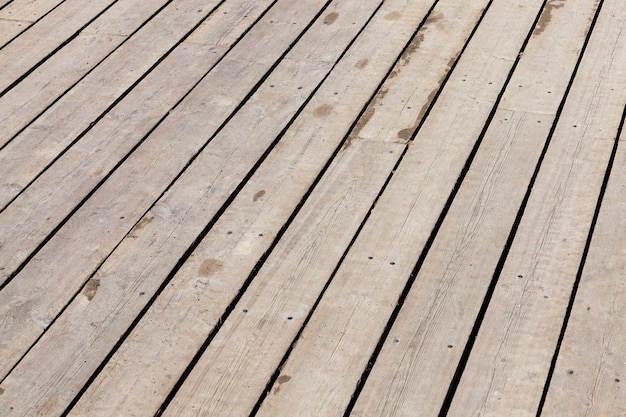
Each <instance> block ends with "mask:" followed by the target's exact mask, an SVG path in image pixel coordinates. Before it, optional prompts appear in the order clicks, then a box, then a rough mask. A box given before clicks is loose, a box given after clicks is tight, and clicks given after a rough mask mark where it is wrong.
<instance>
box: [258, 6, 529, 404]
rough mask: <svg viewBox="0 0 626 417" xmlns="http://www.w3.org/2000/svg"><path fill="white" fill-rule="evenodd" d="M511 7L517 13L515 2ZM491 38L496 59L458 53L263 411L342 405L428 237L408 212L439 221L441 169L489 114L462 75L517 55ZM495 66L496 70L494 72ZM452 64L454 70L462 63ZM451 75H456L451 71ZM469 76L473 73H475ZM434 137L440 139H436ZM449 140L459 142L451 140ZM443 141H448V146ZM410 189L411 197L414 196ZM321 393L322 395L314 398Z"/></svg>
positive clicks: (475, 86) (479, 85) (478, 88)
mask: <svg viewBox="0 0 626 417" xmlns="http://www.w3.org/2000/svg"><path fill="white" fill-rule="evenodd" d="M513 11H514V12H517V10H516V9H513ZM532 19H533V16H529V18H528V19H527V21H526V22H525V25H524V22H523V21H521V23H520V27H521V28H522V30H524V26H526V29H525V32H523V33H526V32H527V31H528V27H529V26H530V25H531V24H532ZM486 35H487V33H485V37H487V36H486ZM495 44H496V45H498V47H499V48H498V49H497V52H498V54H497V55H498V56H497V58H495V59H494V63H496V65H492V63H491V62H488V61H487V62H486V61H485V60H484V58H483V56H479V57H474V58H473V59H472V60H470V61H469V64H468V66H467V67H466V66H465V65H464V64H463V63H464V61H465V56H463V57H461V61H460V62H459V65H460V66H461V68H463V72H461V76H459V77H458V78H457V79H456V80H454V79H451V80H450V81H449V83H452V85H454V86H455V87H458V89H452V90H450V92H449V93H448V95H447V94H446V89H444V92H443V94H442V97H440V99H439V101H438V102H437V104H436V105H435V109H436V108H437V106H441V108H442V109H445V110H444V111H442V112H441V113H437V112H436V110H433V113H431V115H430V116H429V119H427V121H426V124H425V125H424V127H423V128H422V130H421V131H420V133H419V134H418V136H417V139H416V142H415V144H414V145H413V146H412V147H411V148H410V150H409V153H408V154H407V156H406V157H405V160H403V162H402V164H401V165H400V167H399V169H398V171H396V173H395V175H394V178H393V179H392V182H391V184H390V187H389V189H388V190H387V191H385V193H384V194H383V196H382V198H381V200H380V201H379V202H378V204H377V206H376V208H375V209H374V211H373V213H372V216H371V217H370V219H369V220H368V222H367V223H366V224H365V226H364V229H363V231H362V232H361V234H360V236H359V238H358V239H357V240H356V242H355V246H353V248H352V250H351V252H350V253H349V254H348V257H347V258H346V260H345V261H344V263H343V264H342V266H341V268H340V269H339V271H338V273H337V276H336V277H335V278H334V280H333V282H332V284H331V287H330V288H329V290H328V292H327V293H326V295H325V296H324V298H323V299H322V300H321V304H320V306H319V307H318V310H317V311H316V313H315V315H314V316H313V318H312V321H311V322H310V323H309V324H308V325H307V328H305V330H304V333H303V335H302V337H301V338H300V339H299V340H298V343H297V345H296V347H295V350H294V352H293V354H292V355H291V356H290V358H289V360H288V361H287V363H286V364H285V366H284V367H283V368H282V371H281V375H288V376H290V377H291V379H290V380H289V382H288V383H285V384H278V383H277V384H275V386H274V387H273V388H272V395H269V396H268V398H267V399H266V400H265V402H264V403H263V405H262V406H261V409H260V414H261V415H283V414H297V415H327V414H328V415H334V414H335V413H336V412H337V410H342V409H343V407H345V406H346V405H347V401H348V400H349V398H350V395H351V393H352V390H353V389H354V386H355V384H356V382H357V381H358V378H359V377H360V375H361V372H362V371H363V369H364V368H365V366H366V362H367V359H368V356H369V353H370V352H371V350H369V351H367V349H373V346H372V344H375V343H376V339H375V337H371V336H372V335H374V334H377V332H378V331H379V330H378V329H376V328H375V326H374V325H372V322H373V321H376V322H378V323H381V322H382V323H383V325H384V322H385V320H386V317H387V316H388V314H389V313H390V312H391V310H392V309H393V307H394V306H395V303H396V301H397V297H398V294H399V292H400V291H401V287H402V284H401V282H402V281H403V280H404V279H405V277H406V276H408V275H409V273H410V271H411V269H412V267H413V265H414V262H415V259H416V256H417V255H418V254H419V253H418V252H417V251H416V250H415V248H416V247H418V246H419V243H416V240H418V239H420V238H422V239H423V241H422V242H424V241H425V240H426V238H427V237H428V235H427V233H428V231H429V230H430V228H429V227H428V225H426V226H424V227H421V226H416V225H415V220H413V222H412V221H411V219H420V220H422V221H424V222H425V221H426V219H432V222H433V223H434V222H435V221H436V216H437V211H438V210H437V207H438V206H439V207H441V206H442V205H443V204H444V203H445V198H446V197H447V193H446V192H445V191H443V192H442V190H440V189H445V187H442V185H441V184H442V181H443V179H442V178H444V179H445V178H447V180H448V181H449V183H450V187H452V185H453V184H454V181H455V179H456V176H454V177H452V175H450V176H449V177H446V176H445V175H444V173H445V172H446V170H449V169H450V168H451V166H453V165H452V164H451V161H450V159H452V158H459V159H458V163H459V164H460V165H461V166H462V163H463V161H464V158H463V157H462V156H461V155H463V152H462V150H460V149H458V148H459V147H460V145H461V144H462V142H461V138H459V136H460V135H459V133H458V132H467V133H468V136H469V137H470V140H469V141H468V143H469V145H466V146H467V147H468V150H469V148H471V143H472V142H473V139H474V138H475V136H472V135H471V132H472V131H474V132H475V134H476V135H477V134H478V133H479V132H480V129H481V128H482V123H480V124H478V123H476V120H480V119H482V120H484V119H486V118H487V116H488V114H489V107H488V106H485V105H484V101H483V102H482V103H479V102H476V100H474V97H475V96H476V94H477V92H481V93H483V99H484V100H485V101H486V99H487V97H488V95H487V94H486V92H485V87H484V85H486V84H487V82H485V80H480V82H479V81H478V80H476V81H474V82H472V83H467V82H465V79H464V78H463V77H464V76H465V75H467V74H468V73H469V74H471V73H476V72H478V73H487V74H488V75H490V76H494V78H491V77H490V78H489V80H492V79H493V80H494V81H497V78H498V77H497V76H498V75H499V77H500V78H501V79H502V80H503V79H504V78H505V77H506V73H507V71H508V69H509V68H510V66H509V67H508V68H507V66H506V65H501V64H500V63H501V62H503V60H502V59H501V58H500V57H501V56H503V55H505V56H506V54H507V52H508V54H509V55H510V56H513V57H514V56H516V55H517V52H518V50H519V44H518V46H517V48H512V49H511V50H509V51H507V47H508V48H510V47H511V46H510V45H508V46H507V45H502V43H500V42H495ZM476 45H479V47H478V50H479V51H481V52H482V51H484V49H483V48H485V43H483V42H478V41H477V43H476ZM486 45H490V43H486ZM491 45H494V43H491ZM491 47H492V48H493V47H494V46H491ZM508 64H509V65H510V61H509V62H508ZM494 69H496V71H494V72H492V70H494ZM465 70H468V72H465ZM469 70H471V72H470V71H469ZM497 70H499V71H500V74H498V71H497ZM456 71H459V67H457V70H455V73H456ZM452 77H453V78H454V77H455V75H454V73H453V74H452ZM469 79H471V80H473V78H472V77H470V78H469ZM446 88H447V86H446ZM487 88H488V87H487ZM492 92H493V96H492V98H491V100H495V98H496V97H497V94H498V92H497V89H496V88H493V90H492ZM446 95H447V98H446ZM459 97H463V98H466V101H461V100H459ZM442 100H443V101H442ZM456 106H458V107H456ZM435 114H437V115H438V116H439V117H438V119H439V120H438V121H439V123H433V124H431V123H429V121H430V120H431V118H432V117H433V115H435ZM442 119H444V120H442ZM452 132H454V133H452ZM422 135H424V136H423V137H424V138H428V140H424V142H425V143H430V144H431V146H432V148H431V149H433V150H434V149H435V148H436V151H434V152H433V158H432V161H431V160H429V159H428V158H430V156H429V155H428V153H425V150H428V149H425V147H424V145H423V143H422V141H421V136H422ZM437 137H438V138H442V140H440V141H435V140H433V138H437ZM443 138H446V139H447V138H450V139H449V143H448V144H446V140H443ZM452 139H457V140H458V141H459V142H461V143H459V144H455V143H450V142H452ZM446 146H450V148H447V149H446ZM452 149H454V151H452ZM457 166H458V165H457ZM459 169H460V167H459ZM431 187H432V188H431ZM448 190H449V188H448ZM416 194H417V195H416ZM409 196H415V199H413V198H409ZM431 227H432V226H431ZM420 229H422V230H423V231H424V233H422V234H421V236H416V235H417V232H416V230H420ZM418 242H419V240H418ZM416 252H417V254H416ZM356 271H358V272H356ZM362 351H367V353H361V352H362ZM279 385H280V387H279ZM278 388H279V389H278ZM296 398H297V400H296ZM321 398H323V401H319V399H321ZM341 412H342V411H341Z"/></svg>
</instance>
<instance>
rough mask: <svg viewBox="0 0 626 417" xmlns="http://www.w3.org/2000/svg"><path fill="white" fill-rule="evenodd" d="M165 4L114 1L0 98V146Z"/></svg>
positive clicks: (161, 0)
mask: <svg viewBox="0 0 626 417" xmlns="http://www.w3.org/2000/svg"><path fill="white" fill-rule="evenodd" d="M165 3H166V0H159V1H149V2H146V1H142V0H125V1H118V2H116V3H115V4H114V5H113V6H112V7H111V8H110V9H109V10H107V11H106V13H104V14H103V15H102V16H100V17H99V18H97V19H96V20H95V21H94V22H93V23H92V24H91V25H89V26H88V27H87V28H85V30H83V31H82V32H81V33H80V34H79V35H78V36H77V37H76V38H75V39H73V40H72V41H71V42H70V43H68V44H67V45H66V46H65V47H64V48H63V49H61V50H60V51H59V52H57V53H56V54H54V55H52V56H51V57H50V58H49V59H48V60H46V61H45V62H44V63H43V64H42V65H41V66H40V67H39V68H37V70H35V71H34V72H33V73H31V74H30V75H29V76H28V77H26V78H25V79H24V80H23V81H22V82H20V83H19V84H17V85H16V86H15V87H14V88H12V89H11V90H9V91H8V92H7V93H6V94H5V95H4V96H2V97H0V146H3V145H5V144H6V143H7V142H8V141H9V140H10V139H11V138H13V137H14V136H15V135H16V134H17V133H18V132H19V131H20V130H21V129H23V128H24V127H25V126H26V125H27V124H28V123H30V122H31V121H32V120H33V119H35V118H36V117H37V116H38V115H39V114H40V113H41V112H43V111H44V110H45V109H46V108H47V107H48V106H49V105H50V104H51V103H52V102H53V101H54V100H55V99H57V98H58V97H59V95H61V94H62V93H63V92H65V91H66V90H67V89H68V88H70V87H71V86H72V85H73V84H74V83H76V82H77V81H78V80H79V79H80V78H81V77H82V76H84V75H85V74H86V73H87V72H88V71H89V70H91V69H93V68H94V67H95V66H96V65H97V64H98V62H100V61H101V60H102V59H103V58H104V57H106V56H107V54H109V53H110V52H111V51H113V50H114V49H115V48H116V47H118V46H119V45H120V44H121V43H122V42H124V40H125V39H126V38H127V37H128V35H130V34H131V33H132V32H133V31H134V30H135V29H137V28H138V27H139V26H140V25H141V24H142V23H144V21H145V20H147V19H148V17H149V16H150V15H152V14H153V13H154V12H156V11H157V10H158V9H159V7H161V6H162V5H163V4H165ZM162 13H163V14H164V15H165V16H164V17H165V18H167V17H166V16H167V15H168V13H169V16H170V18H172V19H173V14H176V13H178V12H177V11H176V9H175V7H173V6H172V7H169V8H166V9H165V10H163V12H162ZM159 31H162V28H161V27H159V26H157V27H155V26H152V27H151V28H150V29H149V28H147V29H146V30H144V31H141V32H140V33H138V34H137V36H139V37H141V36H144V37H147V38H151V37H153V36H159V33H158V32H159ZM105 65H106V64H105ZM109 69H110V68H109ZM18 140H19V139H18ZM0 205H2V206H4V204H0Z"/></svg>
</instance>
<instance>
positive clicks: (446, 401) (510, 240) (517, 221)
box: [439, 0, 604, 417]
mask: <svg viewBox="0 0 626 417" xmlns="http://www.w3.org/2000/svg"><path fill="white" fill-rule="evenodd" d="M603 4H604V0H601V1H600V3H599V5H598V7H597V9H596V12H595V14H594V18H593V20H592V22H591V24H590V26H589V30H588V32H587V35H586V37H585V40H584V42H583V45H582V48H581V51H580V54H579V56H578V59H577V61H576V64H575V66H574V70H573V71H572V75H571V76H570V80H569V82H568V84H567V88H566V89H565V92H564V94H563V98H562V99H561V102H560V103H559V107H558V109H557V112H556V115H555V118H554V122H553V124H552V126H551V128H550V132H549V133H548V136H547V138H546V141H545V144H544V147H543V149H542V151H541V155H540V157H539V159H538V161H537V164H536V166H535V170H534V172H533V175H532V177H531V179H530V182H529V184H528V188H527V190H526V194H525V195H524V198H523V200H522V202H521V205H520V208H519V210H518V213H517V215H516V217H515V221H514V223H513V225H512V228H511V232H510V234H509V236H508V238H507V241H506V243H505V246H504V248H503V250H502V254H501V255H500V258H499V260H498V263H497V266H496V269H495V271H494V273H493V277H492V279H491V282H490V284H489V287H488V289H487V292H486V294H485V297H484V299H483V302H482V305H481V308H480V310H479V313H478V315H477V317H476V321H475V322H474V326H473V328H472V331H471V333H470V335H469V337H468V341H467V344H466V345H465V348H464V350H463V354H462V355H461V358H460V360H459V364H458V366H457V369H456V371H455V373H454V377H453V379H452V381H451V384H450V387H449V388H448V392H447V394H446V397H445V399H444V402H443V404H442V406H441V410H440V412H439V417H445V416H447V414H448V410H449V409H450V406H451V404H452V400H453V398H454V394H455V392H456V389H457V387H458V385H459V383H460V380H461V376H462V374H463V371H464V369H465V365H466V364H467V362H468V360H469V356H470V354H471V352H472V347H473V343H474V340H475V339H476V336H477V335H478V332H479V330H480V327H481V324H482V321H483V319H484V317H485V314H486V311H487V308H488V307H489V302H490V300H491V297H492V296H493V293H494V291H495V288H496V285H497V283H498V280H499V278H500V274H501V272H502V269H503V267H504V263H505V261H506V258H507V256H508V253H509V250H510V248H511V246H512V245H513V241H514V239H515V234H516V232H517V229H518V227H519V224H520V222H521V219H522V217H523V215H524V210H525V208H526V205H527V203H528V200H529V198H530V195H531V193H532V189H533V185H534V183H535V180H536V178H537V176H538V174H539V171H540V169H541V165H542V162H543V159H544V156H545V154H546V152H547V150H548V147H549V146H550V142H551V139H552V136H553V134H554V131H555V129H556V126H557V124H558V121H559V119H560V116H561V113H562V111H563V107H564V106H565V102H566V101H567V98H568V96H569V92H570V89H571V87H572V84H573V83H574V80H575V78H576V75H577V73H578V68H579V67H580V63H581V61H582V58H583V56H584V53H585V50H586V48H587V45H588V43H589V39H590V38H591V34H592V32H593V29H594V27H595V24H596V22H597V19H598V16H599V15H600V10H601V9H602V5H603ZM545 7H546V2H544V6H543V7H542V9H541V10H540V12H539V14H538V15H537V20H536V21H535V25H534V26H535V27H536V26H537V25H538V24H539V22H540V19H541V15H542V14H543V10H544V9H545ZM533 34H534V29H533V30H532V31H531V32H530V33H529V35H528V38H527V39H526V42H525V43H524V46H525V45H526V43H527V42H528V41H529V40H530V38H531V37H532V36H533ZM523 49H524V48H522V51H520V56H521V55H522V54H523ZM520 56H518V58H517V60H516V65H517V62H518V61H519V58H520ZM514 70H515V66H514V67H513V70H512V72H511V75H512V74H513V72H514ZM505 88H506V86H505ZM468 168H469V166H468Z"/></svg>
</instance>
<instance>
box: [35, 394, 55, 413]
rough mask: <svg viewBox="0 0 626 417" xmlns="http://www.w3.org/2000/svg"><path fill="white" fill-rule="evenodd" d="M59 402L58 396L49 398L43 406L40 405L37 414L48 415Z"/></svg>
mask: <svg viewBox="0 0 626 417" xmlns="http://www.w3.org/2000/svg"><path fill="white" fill-rule="evenodd" d="M58 402H59V397H52V398H50V399H49V400H48V401H47V402H46V404H44V406H43V407H41V410H40V414H39V415H42V416H43V415H48V414H50V412H51V411H52V409H53V408H54V407H55V406H56V405H57V403H58Z"/></svg>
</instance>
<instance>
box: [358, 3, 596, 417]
mask: <svg viewBox="0 0 626 417" xmlns="http://www.w3.org/2000/svg"><path fill="white" fill-rule="evenodd" d="M596 6H597V4H596V2H595V1H588V2H578V3H577V4H575V5H574V4H572V3H567V4H564V5H563V7H561V8H559V9H558V10H552V15H551V19H552V21H551V23H550V24H549V25H547V26H545V27H543V30H542V31H540V32H539V31H537V30H535V33H534V35H533V37H532V39H531V40H530V43H529V44H528V47H527V48H526V50H525V52H524V54H523V56H522V57H521V59H520V62H519V65H518V67H517V68H516V71H515V73H514V74H513V77H512V79H511V82H510V84H509V86H508V89H507V90H506V91H505V93H504V97H503V99H502V101H501V103H500V105H499V108H498V110H497V111H496V113H495V115H494V118H493V120H492V122H491V124H490V125H489V128H488V130H487V131H486V134H485V137H484V138H483V141H482V144H481V146H480V148H479V150H478V153H477V154H476V157H475V159H474V161H473V163H472V165H471V167H470V169H469V172H468V174H467V176H466V178H465V179H464V181H463V183H462V185H461V187H460V189H459V191H458V194H457V195H456V197H455V198H454V201H453V202H452V204H451V207H450V209H449V211H448V213H447V215H446V217H445V219H444V220H443V223H442V225H441V228H440V229H439V231H438V233H437V236H436V238H435V239H434V242H433V244H432V246H431V247H430V250H429V252H428V255H427V256H426V258H425V260H424V262H423V264H422V266H421V268H420V270H419V272H418V274H417V278H416V281H415V283H414V285H413V286H412V289H411V291H410V292H409V294H408V297H407V299H406V301H405V303H404V304H403V308H402V309H401V311H400V313H399V315H398V317H397V320H396V321H395V324H394V325H393V326H392V328H391V330H390V333H389V337H388V338H387V340H386V342H385V343H384V345H383V347H382V351H381V353H380V356H379V357H378V359H377V361H376V363H375V365H374V368H373V370H372V372H371V374H370V376H369V379H368V380H367V383H366V384H365V387H364V390H363V391H362V392H361V395H360V397H359V401H358V402H357V404H356V407H355V409H354V411H353V414H354V415H368V416H370V415H398V416H400V415H403V416H405V415H414V414H415V413H418V414H420V415H425V416H431V415H438V413H439V411H440V409H441V407H442V405H443V401H444V399H445V396H446V394H447V391H448V387H449V385H450V383H451V382H452V379H453V376H454V373H455V371H456V369H457V365H458V362H459V359H460V357H461V354H462V352H463V348H464V346H465V344H466V343H467V341H468V336H469V334H470V332H471V330H472V326H473V324H474V321H475V319H476V317H477V314H478V312H479V309H480V307H481V304H482V300H483V298H484V296H485V294H486V292H487V289H488V287H489V284H490V281H491V278H492V276H493V273H494V271H495V270H496V267H497V264H498V260H499V258H500V255H501V252H502V250H503V248H504V246H505V243H506V240H507V237H508V235H509V233H510V230H511V228H512V226H513V224H514V220H515V216H516V214H517V211H518V208H519V206H520V204H521V202H522V198H523V197H524V194H525V192H526V189H527V186H528V183H529V180H530V178H531V176H532V174H533V171H534V168H535V165H536V163H537V161H538V158H539V156H540V154H541V151H542V148H543V145H544V141H545V140H546V137H547V136H548V134H549V131H550V127H551V124H552V122H553V120H554V118H555V116H554V115H555V114H556V112H557V109H558V106H559V102H560V101H561V98H562V96H563V94H564V92H565V89H566V87H567V83H568V80H569V76H568V75H567V74H571V73H572V71H573V68H574V65H575V64H576V60H577V58H578V54H579V52H580V49H581V47H582V45H583V41H584V38H585V35H586V32H587V29H588V26H589V22H590V18H591V17H593V14H594V11H595V9H596ZM545 13H546V12H545V11H544V14H545ZM540 21H543V22H545V20H540ZM548 49H549V50H550V51H551V53H550V54H546V53H545V51H546V50H548ZM440 163H441V161H440ZM414 227H415V226H414ZM410 246H413V245H410ZM501 320H504V318H501ZM520 336H523V335H520ZM520 359H522V358H520ZM505 366H506V364H505ZM426 376H427V377H426ZM479 383H480V382H478V381H472V384H477V385H478V384H479ZM511 389H514V388H513V387H511ZM456 411H457V414H453V415H459V414H458V413H459V412H462V413H463V414H464V415H467V414H465V413H469V415H476V414H473V413H474V412H475V411H476V410H467V409H463V410H462V411H461V410H456ZM506 414H507V415H525V414H524V413H522V414H516V410H515V409H507V412H506Z"/></svg>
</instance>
